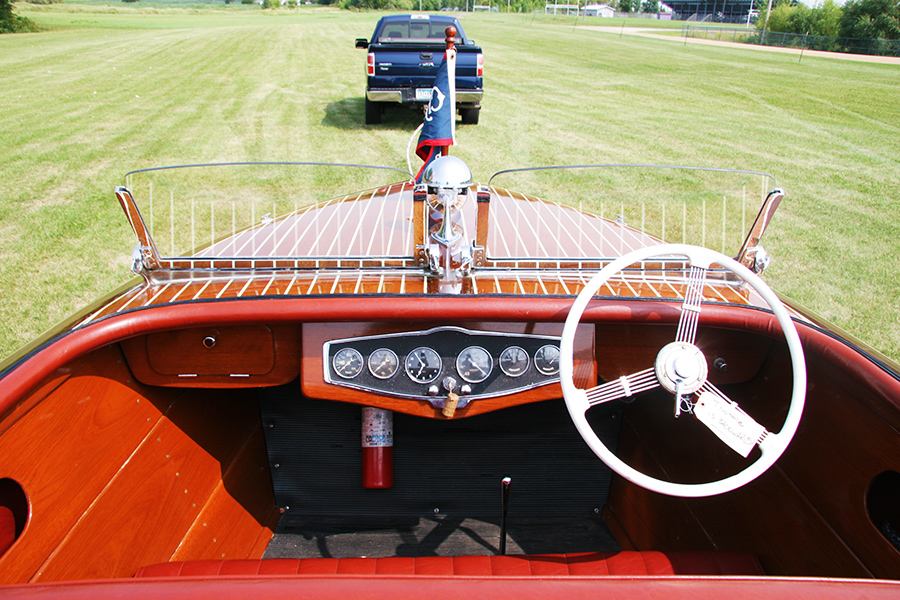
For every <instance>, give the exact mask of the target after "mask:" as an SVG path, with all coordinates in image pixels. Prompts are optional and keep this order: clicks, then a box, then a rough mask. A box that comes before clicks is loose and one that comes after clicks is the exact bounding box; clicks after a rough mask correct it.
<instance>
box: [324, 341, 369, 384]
mask: <svg viewBox="0 0 900 600" xmlns="http://www.w3.org/2000/svg"><path fill="white" fill-rule="evenodd" d="M341 361H351V362H349V363H347V362H345V363H343V364H340V365H339V363H340V362H341ZM348 367H349V370H347V368H348ZM331 368H332V369H334V372H335V373H336V374H337V376H338V377H342V378H344V379H356V378H357V377H359V374H360V373H362V368H363V357H362V354H360V352H359V350H357V349H356V348H341V349H340V350H339V351H338V352H337V353H336V354H335V355H334V357H333V358H332V359H331Z"/></svg>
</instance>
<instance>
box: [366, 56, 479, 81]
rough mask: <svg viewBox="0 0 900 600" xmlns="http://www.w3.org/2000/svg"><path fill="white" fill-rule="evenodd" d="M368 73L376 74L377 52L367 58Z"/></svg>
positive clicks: (369, 74)
mask: <svg viewBox="0 0 900 600" xmlns="http://www.w3.org/2000/svg"><path fill="white" fill-rule="evenodd" d="M479 56H480V55H479ZM479 68H480V67H479ZM366 75H368V76H369V77H372V76H374V75H375V53H374V52H369V57H368V58H367V59H366Z"/></svg>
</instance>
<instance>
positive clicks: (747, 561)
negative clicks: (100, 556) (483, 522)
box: [135, 552, 765, 577]
mask: <svg viewBox="0 0 900 600" xmlns="http://www.w3.org/2000/svg"><path fill="white" fill-rule="evenodd" d="M764 574H765V573H764V572H763V570H762V567H761V566H760V564H759V561H758V560H757V559H756V557H755V556H753V555H752V554H746V553H740V552H669V553H662V552H590V553H581V554H536V555H530V556H529V555H523V554H513V555H508V556H423V557H406V556H390V557H386V558H270V559H262V560H194V561H181V562H168V563H159V564H155V565H150V566H147V567H143V568H141V569H140V570H139V571H138V572H137V574H136V575H135V577H219V576H226V575H250V576H257V575H279V576H285V575H424V576H463V577H465V576H469V577H491V576H506V577H552V576H574V577H597V576H611V575H612V576H615V575H625V576H630V575H764Z"/></svg>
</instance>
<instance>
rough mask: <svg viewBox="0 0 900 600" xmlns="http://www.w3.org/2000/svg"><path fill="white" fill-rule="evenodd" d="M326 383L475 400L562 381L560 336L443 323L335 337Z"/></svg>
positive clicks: (326, 353)
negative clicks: (408, 329)
mask: <svg viewBox="0 0 900 600" xmlns="http://www.w3.org/2000/svg"><path fill="white" fill-rule="evenodd" d="M322 350H323V366H324V369H325V373H324V376H325V381H326V382H328V383H330V384H332V385H338V386H345V387H350V388H354V389H359V390H364V391H368V392H374V393H378V394H384V395H387V396H393V397H396V398H409V399H412V400H422V399H428V400H429V402H431V403H432V404H433V405H435V406H443V398H444V397H445V396H447V395H448V394H449V393H450V392H453V393H456V394H458V395H459V396H460V399H459V403H460V407H464V406H465V405H466V404H467V403H468V402H469V400H476V399H480V398H491V397H495V396H503V395H507V394H515V393H517V392H522V391H525V390H528V389H531V388H534V387H538V386H542V385H548V384H551V383H554V382H558V381H559V338H558V337H556V336H548V335H535V334H525V333H507V332H497V331H472V330H469V329H464V328H462V327H451V326H444V327H435V328H432V329H428V330H425V331H404V332H399V333H388V334H381V335H372V336H364V337H352V338H345V339H338V340H330V341H328V342H326V343H325V344H324V345H323V348H322Z"/></svg>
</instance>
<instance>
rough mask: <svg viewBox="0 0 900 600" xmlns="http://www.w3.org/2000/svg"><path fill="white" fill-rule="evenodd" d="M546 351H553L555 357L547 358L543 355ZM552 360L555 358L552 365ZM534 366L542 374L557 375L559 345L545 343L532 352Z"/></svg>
mask: <svg viewBox="0 0 900 600" xmlns="http://www.w3.org/2000/svg"><path fill="white" fill-rule="evenodd" d="M547 352H551V353H553V352H555V353H556V357H555V359H549V360H548V358H547V356H545V355H546V354H547ZM553 360H556V366H553ZM534 368H535V369H537V370H538V371H539V372H540V373H541V374H542V375H548V376H551V375H559V346H554V345H553V344H545V345H543V346H541V347H540V348H538V349H537V351H536V352H535V353H534Z"/></svg>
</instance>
